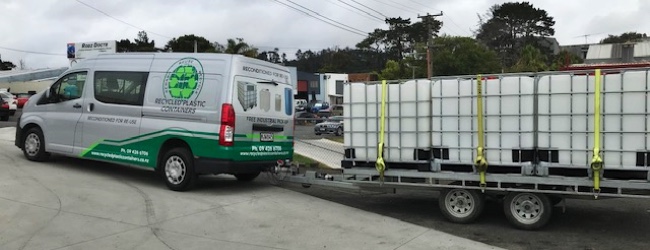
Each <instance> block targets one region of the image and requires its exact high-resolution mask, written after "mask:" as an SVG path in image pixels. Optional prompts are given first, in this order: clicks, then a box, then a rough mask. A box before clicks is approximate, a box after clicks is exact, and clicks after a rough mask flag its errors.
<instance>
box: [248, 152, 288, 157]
mask: <svg viewBox="0 0 650 250" xmlns="http://www.w3.org/2000/svg"><path fill="white" fill-rule="evenodd" d="M288 154H289V152H241V153H239V155H241V156H274V155H288Z"/></svg>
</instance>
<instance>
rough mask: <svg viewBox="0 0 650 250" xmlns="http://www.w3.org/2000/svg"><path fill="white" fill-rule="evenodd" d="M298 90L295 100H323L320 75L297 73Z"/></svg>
mask: <svg viewBox="0 0 650 250" xmlns="http://www.w3.org/2000/svg"><path fill="white" fill-rule="evenodd" d="M296 75H297V80H298V81H297V82H298V83H297V85H298V86H297V88H296V90H297V91H296V92H297V93H296V95H294V98H295V99H305V100H307V101H308V102H309V101H311V100H322V99H323V96H322V95H321V93H322V92H321V88H320V82H319V80H318V75H317V74H314V73H308V72H303V71H298V72H297V74H296Z"/></svg>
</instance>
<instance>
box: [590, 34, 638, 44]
mask: <svg viewBox="0 0 650 250" xmlns="http://www.w3.org/2000/svg"><path fill="white" fill-rule="evenodd" d="M644 38H648V35H646V34H645V33H643V34H641V33H637V32H626V33H623V34H621V35H618V36H615V35H608V36H607V38H605V39H603V40H601V41H600V43H603V44H606V43H626V42H638V41H641V40H642V39H644Z"/></svg>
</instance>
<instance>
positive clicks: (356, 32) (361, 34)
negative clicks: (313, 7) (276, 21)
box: [272, 0, 366, 36]
mask: <svg viewBox="0 0 650 250" xmlns="http://www.w3.org/2000/svg"><path fill="white" fill-rule="evenodd" d="M272 1H275V2H277V3H279V4H282V5H284V6H287V7H289V8H292V9H294V10H296V11H299V12H301V13H303V14H305V15H307V16H309V17H311V18H314V19H316V20H318V21H321V22H324V23H326V24H329V25H331V26H334V27H336V28H339V29H342V30H345V31H348V32H351V33H354V34H357V35H360V36H366V34H363V33H360V32H358V31H354V30H350V29H347V28H344V27H341V26H338V25H335V24H332V23H330V22H327V21H325V20H323V19H320V18H317V17H315V16H312V15H311V14H309V13H307V12H305V11H303V10H300V9H298V8H296V7H293V6H291V5H288V4H286V3H283V2H280V1H278V0H272Z"/></svg>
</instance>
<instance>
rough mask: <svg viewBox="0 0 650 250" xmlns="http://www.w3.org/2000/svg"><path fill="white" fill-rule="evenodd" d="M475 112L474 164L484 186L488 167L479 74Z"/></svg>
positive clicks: (479, 77)
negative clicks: (476, 121)
mask: <svg viewBox="0 0 650 250" xmlns="http://www.w3.org/2000/svg"><path fill="white" fill-rule="evenodd" d="M476 90H477V91H476V92H477V95H476V113H477V116H478V133H477V134H478V148H477V149H476V160H474V165H475V166H476V169H477V170H478V174H479V178H480V183H479V184H480V186H481V187H485V186H486V184H485V172H486V171H487V168H488V162H487V158H485V135H484V129H483V124H484V123H483V81H482V79H481V75H478V77H477V78H476Z"/></svg>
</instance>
